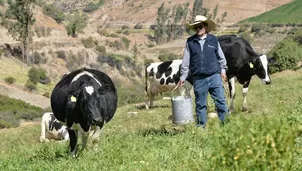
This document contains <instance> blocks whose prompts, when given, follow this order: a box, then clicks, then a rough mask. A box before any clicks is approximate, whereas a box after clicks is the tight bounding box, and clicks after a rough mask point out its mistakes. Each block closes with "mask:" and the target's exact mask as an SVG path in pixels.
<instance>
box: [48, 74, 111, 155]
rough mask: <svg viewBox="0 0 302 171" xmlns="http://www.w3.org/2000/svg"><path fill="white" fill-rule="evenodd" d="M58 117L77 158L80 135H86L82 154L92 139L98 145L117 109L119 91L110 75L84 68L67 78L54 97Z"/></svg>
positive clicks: (53, 102)
mask: <svg viewBox="0 0 302 171" xmlns="http://www.w3.org/2000/svg"><path fill="white" fill-rule="evenodd" d="M51 108H52V110H53V113H54V115H55V117H56V118H57V119H58V120H59V121H61V122H62V123H64V124H65V125H66V126H67V127H68V131H69V137H70V143H69V150H70V153H71V155H72V156H76V151H77V149H76V147H77V138H78V137H77V135H78V134H77V133H78V132H80V133H81V135H82V150H83V149H84V148H85V146H86V143H87V140H88V136H89V134H90V135H91V138H92V139H93V142H95V141H98V137H99V135H100V130H101V128H102V127H103V125H104V122H109V121H110V120H111V119H112V117H113V116H114V113H115V111H116V108H117V93H116V88H115V86H114V84H113V82H112V80H111V79H110V77H109V76H108V75H106V74H105V73H103V72H101V71H97V70H93V69H87V68H82V69H80V70H76V71H74V72H71V73H69V74H67V75H65V76H64V77H63V78H62V79H61V80H60V81H59V82H58V83H57V85H56V86H55V88H54V90H53V91H52V94H51Z"/></svg>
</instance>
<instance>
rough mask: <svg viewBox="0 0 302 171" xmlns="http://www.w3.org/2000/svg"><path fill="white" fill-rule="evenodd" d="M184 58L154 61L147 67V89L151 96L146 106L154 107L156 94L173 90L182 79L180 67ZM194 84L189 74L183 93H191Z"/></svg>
mask: <svg viewBox="0 0 302 171" xmlns="http://www.w3.org/2000/svg"><path fill="white" fill-rule="evenodd" d="M181 63H182V60H172V61H165V62H154V63H151V64H149V65H147V66H146V68H145V86H146V87H145V91H146V93H147V95H148V96H149V102H150V104H149V105H148V102H146V108H147V109H149V107H153V100H154V96H155V95H157V94H158V93H162V92H166V91H171V90H173V89H174V88H175V87H176V85H177V83H178V82H179V80H180V68H181ZM192 84H193V77H192V76H191V74H190V73H189V74H188V77H187V79H186V83H185V86H184V88H183V89H182V90H181V94H182V95H189V94H190V90H191V88H192Z"/></svg>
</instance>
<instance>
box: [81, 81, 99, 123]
mask: <svg viewBox="0 0 302 171" xmlns="http://www.w3.org/2000/svg"><path fill="white" fill-rule="evenodd" d="M79 97H80V99H79V100H80V102H79V103H80V110H81V112H82V114H83V116H84V118H85V120H86V122H88V123H89V125H91V124H92V125H100V124H101V123H102V122H103V118H102V104H101V101H100V98H101V97H100V95H99V93H98V89H96V88H95V87H94V86H90V85H86V86H84V87H83V88H82V89H81V90H80V94H79Z"/></svg>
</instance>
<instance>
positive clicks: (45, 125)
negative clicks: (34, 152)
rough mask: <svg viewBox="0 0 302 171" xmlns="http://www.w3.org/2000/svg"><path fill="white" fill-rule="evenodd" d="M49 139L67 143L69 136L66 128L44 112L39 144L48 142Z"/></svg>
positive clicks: (52, 115)
mask: <svg viewBox="0 0 302 171" xmlns="http://www.w3.org/2000/svg"><path fill="white" fill-rule="evenodd" d="M49 139H54V140H60V141H67V140H68V139H69V134H68V130H67V127H66V126H64V125H62V124H61V123H60V122H59V121H58V120H57V119H56V117H55V116H54V114H53V113H52V112H46V113H44V114H43V116H42V120H41V136H40V142H48V141H49Z"/></svg>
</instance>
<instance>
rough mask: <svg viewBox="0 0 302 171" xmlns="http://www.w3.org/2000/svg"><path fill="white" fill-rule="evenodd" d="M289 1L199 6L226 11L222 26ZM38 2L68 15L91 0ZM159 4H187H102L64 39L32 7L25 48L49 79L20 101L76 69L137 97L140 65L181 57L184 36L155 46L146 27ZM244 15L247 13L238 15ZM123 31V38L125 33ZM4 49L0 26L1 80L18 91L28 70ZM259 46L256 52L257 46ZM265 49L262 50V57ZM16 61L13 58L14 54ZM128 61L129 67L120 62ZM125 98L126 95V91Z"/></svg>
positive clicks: (119, 0) (121, 0)
mask: <svg viewBox="0 0 302 171" xmlns="http://www.w3.org/2000/svg"><path fill="white" fill-rule="evenodd" d="M290 1H291V0H285V1H281V0H276V1H271V0H265V1H260V0H255V1H253V4H254V5H253V6H254V8H252V9H251V8H250V7H251V2H250V1H248V0H243V1H229V0H228V1H224V2H221V1H218V0H214V1H209V0H205V1H204V3H205V6H206V7H208V8H210V10H212V9H213V8H214V7H215V5H216V4H217V3H218V5H219V9H218V16H220V15H221V14H222V13H223V12H227V13H228V16H227V17H226V21H225V23H224V24H227V23H230V24H231V23H234V22H237V21H239V20H241V19H244V18H247V17H250V16H253V15H257V14H260V13H262V12H265V11H267V10H270V9H272V8H275V7H278V6H280V5H282V4H285V3H287V2H290ZM41 2H46V3H47V4H52V3H53V4H54V5H56V6H57V8H60V9H62V10H63V11H64V13H65V14H66V15H68V14H69V13H72V12H74V11H75V10H80V11H81V10H82V9H84V8H85V7H86V6H87V5H88V4H89V3H90V2H92V1H79V0H64V1H63V0H62V1H55V0H50V1H41ZM93 2H97V1H93ZM162 2H165V5H166V6H167V7H171V8H172V7H173V6H174V5H175V4H181V3H185V2H189V1H187V0H177V1H168V0H165V1H149V0H146V1H136V0H127V1H126V0H115V1H104V4H102V5H101V6H100V7H99V9H98V10H95V11H93V12H90V13H86V15H87V18H88V19H87V21H88V23H87V26H86V28H85V29H84V30H83V33H80V34H79V35H78V36H77V37H75V38H72V37H70V36H68V35H67V31H66V30H65V26H64V24H66V21H64V22H63V23H60V24H59V23H57V22H56V21H55V20H54V19H53V18H51V17H49V16H47V15H45V14H44V13H43V5H41V6H36V7H35V8H34V14H35V18H36V22H35V24H34V26H33V38H32V40H33V41H32V43H31V44H30V55H31V56H32V57H33V58H40V59H41V61H42V62H40V63H39V64H37V65H33V66H38V67H41V68H43V69H45V70H46V72H47V75H48V76H49V77H50V78H51V84H49V85H46V86H45V85H42V84H38V85H37V91H34V92H33V93H34V94H35V95H34V97H29V98H27V97H24V98H23V99H24V100H28V99H34V100H32V101H37V100H36V95H38V96H41V95H44V94H47V93H48V94H49V93H50V92H51V90H52V88H53V86H54V85H55V83H56V82H57V81H58V80H59V79H60V78H61V76H62V75H64V74H65V73H66V72H68V71H71V70H74V69H77V68H80V67H90V68H96V69H99V70H102V71H104V72H106V73H107V74H108V75H109V76H111V77H112V78H113V79H114V82H115V83H116V84H117V86H118V87H123V88H124V89H125V90H127V89H129V88H127V87H128V86H131V85H133V83H134V84H135V85H136V89H135V91H136V94H144V92H143V85H142V83H143V77H142V75H143V69H142V68H143V63H144V61H145V60H147V59H151V60H153V61H158V60H159V59H158V55H159V54H160V53H161V52H162V51H164V52H171V53H174V54H175V55H181V54H182V51H183V46H184V42H185V37H187V36H188V35H185V36H184V38H181V39H179V40H175V41H172V42H169V43H166V44H162V45H157V44H156V42H155V41H154V38H153V32H152V30H149V26H150V24H153V23H154V21H155V20H156V11H157V9H158V7H159V6H160V5H161V3H162ZM190 5H191V6H190V7H192V5H193V3H192V2H190ZM4 9H5V6H0V10H1V11H2V12H3V11H4ZM243 11H246V12H244V13H243ZM125 14H127V15H125ZM239 14H240V15H239ZM137 23H143V28H142V29H133V27H134V25H135V24H137ZM122 25H126V26H128V27H129V28H128V29H126V30H123V29H121V26H122ZM126 31H127V34H126V33H125V32H126ZM85 42H88V43H90V44H91V43H92V46H91V47H87V45H86V44H85ZM269 43H272V42H269ZM135 44H137V47H138V52H139V56H138V58H136V59H134V58H133V56H134V55H133V47H134V45H135ZM7 45H9V46H11V47H13V48H18V46H19V43H18V42H17V41H15V40H14V39H13V38H12V37H11V36H10V35H8V33H7V29H5V28H4V27H2V26H0V51H1V55H2V58H3V59H0V60H1V64H2V63H3V65H2V67H1V69H0V73H2V75H1V77H0V79H1V80H4V79H5V78H6V77H8V76H12V77H14V78H15V79H16V83H15V87H16V88H18V89H20V92H23V88H24V84H25V83H26V81H27V79H28V77H27V72H28V70H29V69H30V67H31V66H26V65H24V64H22V63H18V62H17V63H16V62H14V61H10V60H11V56H12V54H13V52H14V49H7V48H6V47H7ZM258 47H259V49H260V50H261V48H262V46H258ZM269 47H271V46H269ZM102 48H103V49H105V51H106V56H109V57H103V56H102V54H101V53H100V52H99V50H100V49H102ZM266 51H267V48H266V49H265V51H264V53H265V52H266ZM262 52H263V51H262ZM15 57H16V58H18V55H17V56H15ZM129 59H130V63H129V62H125V61H128V60H129ZM7 71H9V72H7ZM124 86H126V87H124ZM124 89H123V90H124ZM8 92H9V91H8ZM6 94H9V93H6ZM125 94H127V93H125ZM128 95H129V96H131V94H130V93H128ZM11 96H12V97H16V96H17V95H13V94H12V95H11ZM26 96H27V95H26ZM17 97H20V96H17ZM21 97H22V96H21ZM38 99H40V98H38ZM129 99H130V98H129ZM41 101H42V102H43V104H41V105H43V106H45V98H44V97H42V100H41ZM46 101H47V98H46ZM29 102H31V101H29ZM125 103H126V102H125ZM39 105H40V104H39Z"/></svg>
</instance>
